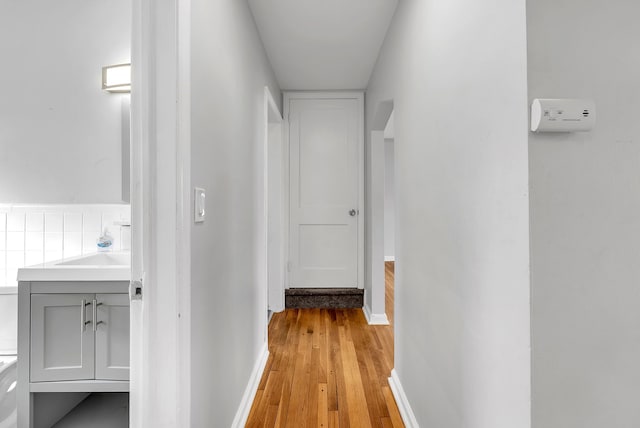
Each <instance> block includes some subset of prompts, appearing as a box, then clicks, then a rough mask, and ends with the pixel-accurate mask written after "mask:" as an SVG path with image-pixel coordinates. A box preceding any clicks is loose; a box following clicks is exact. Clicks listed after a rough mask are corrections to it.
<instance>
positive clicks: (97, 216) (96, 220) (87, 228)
mask: <svg viewBox="0 0 640 428" xmlns="http://www.w3.org/2000/svg"><path fill="white" fill-rule="evenodd" d="M83 230H84V232H85V234H86V233H87V232H90V233H98V234H99V233H100V231H101V230H102V214H101V213H99V212H88V213H85V214H84V219H83ZM97 237H98V236H97V235H96V238H97Z"/></svg>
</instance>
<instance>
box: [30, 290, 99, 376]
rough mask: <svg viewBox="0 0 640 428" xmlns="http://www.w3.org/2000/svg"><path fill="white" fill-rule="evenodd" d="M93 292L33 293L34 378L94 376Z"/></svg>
mask: <svg viewBox="0 0 640 428" xmlns="http://www.w3.org/2000/svg"><path fill="white" fill-rule="evenodd" d="M93 298H94V295H93V294H33V295H32V296H31V382H39V381H57V380H79V379H93V374H94V354H93V352H94V334H93V326H92V322H93V320H92V317H91V316H92V313H91V312H92V311H91V305H90V303H91V301H92V300H93Z"/></svg>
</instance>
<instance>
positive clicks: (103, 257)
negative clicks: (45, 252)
mask: <svg viewBox="0 0 640 428" xmlns="http://www.w3.org/2000/svg"><path fill="white" fill-rule="evenodd" d="M130 279H131V254H130V253H128V252H122V253H116V252H114V253H93V254H87V255H84V256H78V257H74V258H71V259H65V260H56V261H53V262H48V263H45V264H40V265H34V266H27V267H25V268H22V269H18V281H129V280H130ZM0 428H2V427H0Z"/></svg>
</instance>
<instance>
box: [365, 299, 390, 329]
mask: <svg viewBox="0 0 640 428" xmlns="http://www.w3.org/2000/svg"><path fill="white" fill-rule="evenodd" d="M362 312H364V317H365V318H366V319H367V323H369V325H389V318H387V314H372V313H371V310H370V309H369V307H368V306H367V305H366V304H365V305H364V306H363V307H362Z"/></svg>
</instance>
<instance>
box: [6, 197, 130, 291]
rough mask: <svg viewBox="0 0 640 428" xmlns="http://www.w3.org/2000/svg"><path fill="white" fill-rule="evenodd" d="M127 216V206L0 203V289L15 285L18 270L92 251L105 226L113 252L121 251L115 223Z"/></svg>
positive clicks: (128, 213) (118, 230)
mask: <svg viewBox="0 0 640 428" xmlns="http://www.w3.org/2000/svg"><path fill="white" fill-rule="evenodd" d="M130 213H131V211H130V208H129V206H128V205H99V204H97V205H38V206H36V205H29V206H18V205H2V204H0V287H2V286H5V285H6V286H15V285H16V276H17V270H18V269H19V268H21V267H24V266H29V265H32V264H40V263H43V262H50V261H54V260H60V259H62V258H67V257H74V256H78V255H81V254H88V253H94V252H96V250H97V248H96V239H97V238H98V237H99V236H100V235H101V234H102V231H103V230H104V228H105V227H106V228H108V229H109V234H110V235H111V236H113V238H114V250H116V251H117V250H119V249H121V248H122V231H121V228H120V226H118V225H116V224H115V223H116V222H120V221H124V220H126V221H128V220H129V219H130V218H131V217H130V215H131V214H130ZM5 230H6V232H5ZM125 241H127V240H126V239H125ZM125 246H127V244H125Z"/></svg>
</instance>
